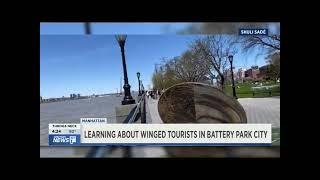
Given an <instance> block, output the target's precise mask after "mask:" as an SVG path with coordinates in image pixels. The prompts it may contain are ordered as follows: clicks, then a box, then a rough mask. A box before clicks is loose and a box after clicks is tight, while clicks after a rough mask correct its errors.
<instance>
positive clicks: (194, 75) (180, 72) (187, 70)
mask: <svg viewBox="0 0 320 180" xmlns="http://www.w3.org/2000/svg"><path fill="white" fill-rule="evenodd" d="M210 66H211V65H210V63H208V61H203V60H202V59H201V57H199V56H197V53H195V52H194V51H192V50H187V51H185V52H184V53H183V54H182V55H181V57H180V59H179V60H178V61H177V60H176V61H175V66H174V67H175V72H176V74H177V77H178V78H179V79H180V80H182V81H183V82H202V81H204V80H205V79H206V78H207V76H208V75H209V73H210Z"/></svg>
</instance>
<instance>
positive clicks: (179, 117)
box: [158, 82, 247, 123]
mask: <svg viewBox="0 0 320 180" xmlns="http://www.w3.org/2000/svg"><path fill="white" fill-rule="evenodd" d="M158 111H159V115H160V117H161V119H162V121H163V122H164V123H247V117H246V113H245V111H244V109H243V107H242V106H241V104H240V103H239V102H238V100H236V99H234V98H233V97H230V96H228V95H226V94H225V93H223V92H222V91H221V90H219V89H217V88H215V87H213V86H211V85H208V84H203V83H196V82H185V83H180V84H177V85H174V86H172V87H170V88H168V89H167V90H166V91H165V92H164V93H163V94H162V95H161V97H160V99H159V102H158Z"/></svg>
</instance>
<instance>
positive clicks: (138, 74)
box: [137, 72, 141, 96]
mask: <svg viewBox="0 0 320 180" xmlns="http://www.w3.org/2000/svg"><path fill="white" fill-rule="evenodd" d="M137 77H138V82H139V95H138V96H141V91H140V72H137Z"/></svg>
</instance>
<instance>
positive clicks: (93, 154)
mask: <svg viewBox="0 0 320 180" xmlns="http://www.w3.org/2000/svg"><path fill="white" fill-rule="evenodd" d="M138 97H139V99H138V103H137V104H136V106H135V107H134V108H133V109H132V110H131V111H130V113H129V115H128V116H127V118H126V119H125V120H124V121H123V123H124V124H130V123H134V122H137V121H138V120H139V119H141V123H146V94H145V93H143V94H142V95H141V96H138ZM118 148H123V150H124V155H123V157H131V156H132V154H131V147H130V146H127V147H117V146H94V147H92V148H91V149H90V150H89V152H88V154H87V155H86V157H87V158H102V157H107V155H108V154H110V153H112V152H113V151H114V150H116V149H118Z"/></svg>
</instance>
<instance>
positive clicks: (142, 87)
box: [140, 80, 144, 94]
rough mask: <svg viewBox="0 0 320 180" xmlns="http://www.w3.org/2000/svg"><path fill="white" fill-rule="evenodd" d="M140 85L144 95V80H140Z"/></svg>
mask: <svg viewBox="0 0 320 180" xmlns="http://www.w3.org/2000/svg"><path fill="white" fill-rule="evenodd" d="M140 84H141V91H142V94H144V86H143V84H142V80H140Z"/></svg>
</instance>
